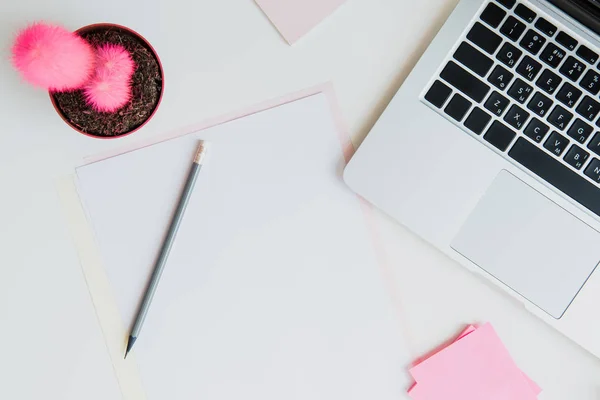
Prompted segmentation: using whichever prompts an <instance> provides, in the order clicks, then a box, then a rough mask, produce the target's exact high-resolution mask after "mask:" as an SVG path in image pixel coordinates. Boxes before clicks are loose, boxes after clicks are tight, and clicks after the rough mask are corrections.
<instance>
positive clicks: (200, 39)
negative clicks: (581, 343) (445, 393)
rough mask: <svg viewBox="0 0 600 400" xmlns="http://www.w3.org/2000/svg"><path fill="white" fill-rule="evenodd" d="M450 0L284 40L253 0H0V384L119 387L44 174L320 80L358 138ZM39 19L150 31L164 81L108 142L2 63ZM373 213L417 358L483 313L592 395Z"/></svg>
mask: <svg viewBox="0 0 600 400" xmlns="http://www.w3.org/2000/svg"><path fill="white" fill-rule="evenodd" d="M454 5H455V1H454V0H420V1H413V0H348V2H347V3H346V4H345V5H344V6H342V7H341V8H340V9H339V10H338V11H337V12H336V13H335V14H334V15H333V16H332V17H331V18H329V19H328V20H327V21H326V22H324V23H323V24H321V25H320V26H318V27H317V28H316V29H315V30H313V31H312V32H311V33H310V34H309V35H307V36H306V37H305V38H303V39H301V40H300V41H299V42H298V43H297V44H296V45H294V46H292V47H290V46H288V45H287V44H286V43H285V42H284V41H283V39H281V37H280V36H279V35H278V33H277V32H276V31H275V29H274V28H273V27H272V26H271V24H270V23H269V22H268V20H267V18H266V17H265V16H264V15H263V14H262V12H261V11H260V10H259V9H258V8H257V7H256V5H255V4H254V2H253V1H251V0H218V1H215V0H195V1H192V0H188V1H183V0H168V1H167V0H162V1H158V0H146V1H143V0H103V1H94V2H92V1H89V0H84V1H81V0H45V1H42V0H18V1H9V0H2V5H1V7H2V13H1V14H0V49H1V50H2V52H3V53H2V57H1V61H0V93H1V94H0V117H1V119H0V121H1V123H2V125H1V129H0V184H1V188H2V189H1V192H0V193H1V195H2V197H1V198H0V257H1V258H0V327H1V329H0V398H10V399H30V398H36V397H40V396H43V397H44V398H52V399H53V398H57V399H58V398H61V399H64V398H74V399H75V398H86V399H95V398H98V399H112V398H118V396H119V394H118V389H116V383H115V380H114V376H113V375H112V371H111V369H110V363H109V360H108V357H107V356H106V354H105V352H104V351H103V350H104V349H103V342H102V339H101V337H100V333H99V332H98V330H97V329H96V328H97V322H96V320H95V318H93V307H92V304H91V302H90V300H89V297H88V296H87V292H86V288H85V285H84V283H83V280H82V279H83V278H82V276H81V273H80V271H79V269H78V268H79V267H78V263H77V258H76V254H75V252H74V251H73V248H72V245H71V243H70V240H69V238H68V234H67V232H66V229H65V227H64V223H63V221H62V216H61V209H60V204H59V202H58V200H57V196H56V192H55V190H54V182H55V179H56V178H58V177H60V176H63V175H64V174H67V173H71V172H72V168H73V166H74V165H77V164H80V163H81V161H82V160H83V159H84V157H87V156H93V155H94V154H98V153H103V152H106V151H107V150H110V149H115V148H118V147H121V146H126V145H131V144H134V143H136V142H138V141H141V140H145V139H147V138H150V137H157V136H160V135H164V134H166V133H167V132H169V131H172V130H174V129H177V128H181V127H183V126H186V125H189V124H191V123H196V122H199V121H202V120H203V119H206V118H208V117H212V116H216V115H219V114H223V113H225V112H229V111H232V110H236V109H239V108H241V107H244V106H247V105H251V104H254V103H256V102H260V101H262V100H265V99H267V98H271V97H276V96H279V95H282V94H285V93H288V92H292V91H295V90H298V89H303V88H305V87H307V86H312V85H314V84H318V83H322V82H324V81H328V80H331V81H332V82H333V83H334V86H335V89H336V92H337V95H338V98H339V102H340V105H341V108H342V111H343V116H344V119H345V121H346V123H347V125H348V128H349V131H350V133H351V134H352V136H353V138H354V139H355V141H356V143H359V142H360V140H361V139H362V138H363V137H364V136H365V135H366V134H367V132H368V130H369V127H370V126H372V124H373V122H374V121H375V119H376V118H377V116H378V115H379V114H380V113H381V112H382V110H383V108H384V107H385V105H386V104H387V102H388V101H389V99H390V98H391V96H392V95H393V93H394V92H395V91H396V90H397V89H398V87H399V86H400V84H401V83H402V81H403V79H404V78H405V77H406V75H407V74H408V73H409V71H410V69H411V68H412V66H413V65H414V63H415V62H416V61H417V59H418V57H419V55H420V54H421V53H422V51H423V50H424V49H425V48H426V46H427V43H428V42H429V40H430V39H431V38H432V37H433V36H434V35H435V32H437V30H438V29H439V27H440V26H441V24H442V23H443V21H444V20H445V18H446V17H447V16H448V14H449V13H450V12H451V10H452V8H453V7H454ZM39 19H45V20H48V21H53V22H60V23H62V24H64V25H65V26H67V27H68V28H71V29H76V28H79V27H80V26H83V25H86V24H89V23H95V22H103V21H108V22H114V23H119V24H123V25H127V26H129V27H131V28H133V29H135V30H137V31H139V32H140V33H142V34H143V35H144V36H146V38H147V39H148V40H149V41H150V42H151V43H152V44H153V45H154V46H155V48H156V49H157V50H158V52H159V54H160V56H161V59H162V61H163V64H164V68H165V73H166V84H167V87H166V91H165V96H164V98H163V104H162V105H161V108H160V110H159V113H158V114H157V115H156V117H155V118H154V119H153V121H152V122H151V123H150V124H149V125H148V126H147V127H146V128H144V129H143V130H142V131H140V132H138V133H136V134H134V135H132V136H130V137H128V138H124V139H121V140H117V141H100V140H95V139H91V138H87V137H84V136H81V135H79V134H77V133H76V132H74V131H72V130H71V129H70V128H68V127H67V126H66V125H65V124H64V123H63V122H62V120H61V119H60V118H59V117H58V116H57V115H56V114H55V112H54V111H53V109H52V106H51V105H50V102H49V100H48V97H47V95H46V94H45V93H43V92H40V91H39V90H35V89H33V88H30V87H28V86H27V85H25V84H23V83H21V82H20V80H19V78H18V76H17V74H16V73H15V72H13V71H12V69H11V67H10V64H9V62H8V50H9V48H10V43H11V39H12V35H13V34H14V33H15V31H16V30H17V29H18V28H19V27H22V26H23V25H24V24H25V23H26V22H29V21H33V20H39ZM379 222H380V225H381V228H382V236H383V239H384V241H385V242H386V243H387V244H388V245H389V246H387V247H388V250H389V264H390V267H389V270H388V272H389V273H388V275H387V276H386V279H387V282H388V283H389V286H390V289H391V290H393V293H394V297H395V299H396V306H397V309H398V312H399V315H400V318H401V319H402V322H403V326H404V328H405V335H404V336H405V337H404V338H403V339H404V340H406V341H407V344H408V345H409V346H410V348H411V350H412V351H413V352H414V356H415V357H416V356H418V355H420V354H421V353H423V352H426V351H428V350H429V349H431V348H432V347H434V346H435V345H437V344H439V343H440V342H442V341H444V340H446V339H447V338H449V337H451V336H452V335H453V334H455V333H456V332H458V331H459V330H460V329H461V328H462V327H463V326H464V324H466V323H471V322H476V321H491V322H492V323H493V324H494V325H495V327H496V329H497V330H498V332H499V334H500V336H501V337H502V339H503V340H504V342H505V344H506V345H507V346H508V348H509V350H510V351H511V353H512V354H513V356H514V357H515V359H516V360H517V363H518V364H519V365H520V366H521V367H522V369H524V370H525V371H526V372H527V373H528V374H529V375H530V376H531V377H532V378H533V379H534V380H536V381H537V382H538V383H539V384H540V385H541V386H542V387H543V388H544V393H543V394H542V395H541V396H540V398H541V399H546V400H548V399H557V400H564V399H578V400H587V399H598V398H600V361H598V360H597V359H595V358H593V357H591V356H589V355H587V354H586V353H585V351H583V350H582V349H580V348H579V347H578V346H577V345H575V344H574V343H572V342H570V341H569V340H567V339H565V338H564V337H562V336H561V335H560V334H558V333H556V332H554V331H552V330H551V329H549V328H548V327H546V326H545V324H544V323H542V322H541V321H539V320H537V319H535V318H534V317H532V316H530V315H529V314H528V313H527V312H526V311H525V310H524V309H522V308H521V306H520V305H518V304H517V303H515V302H513V301H512V300H510V299H508V298H507V297H506V296H504V295H502V294H501V293H499V292H498V291H497V290H495V289H493V288H491V287H490V286H488V285H487V284H485V283H483V282H482V281H480V280H479V278H476V277H473V276H471V275H470V274H469V273H468V272H466V271H464V270H463V269H461V268H460V267H459V266H457V265H455V264H454V263H452V262H450V261H448V260H447V259H446V258H444V257H443V256H442V255H440V254H439V253H437V252H436V251H435V250H433V249H431V248H429V247H428V246H427V245H426V244H424V243H423V242H422V241H420V240H419V239H418V238H415V237H414V236H413V235H412V234H410V233H408V232H406V231H405V230H404V229H402V228H401V227H399V226H398V225H397V224H395V223H392V222H391V221H388V220H386V218H385V217H383V216H381V218H379ZM594 317H595V316H590V318H594ZM94 332H96V333H94ZM74 343H75V344H76V345H73V344H74Z"/></svg>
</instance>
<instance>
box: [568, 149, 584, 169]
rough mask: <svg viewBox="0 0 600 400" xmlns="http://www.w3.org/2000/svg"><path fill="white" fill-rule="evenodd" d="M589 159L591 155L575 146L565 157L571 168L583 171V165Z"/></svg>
mask: <svg viewBox="0 0 600 400" xmlns="http://www.w3.org/2000/svg"><path fill="white" fill-rule="evenodd" d="M589 157H590V153H588V152H587V151H585V150H583V149H582V148H581V147H579V146H577V145H576V144H574V145H573V146H571V148H570V149H569V151H567V154H566V155H565V161H566V162H567V164H569V165H570V166H571V167H573V168H575V169H581V167H583V164H585V162H586V161H587V159H588V158H589Z"/></svg>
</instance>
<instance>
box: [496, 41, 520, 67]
mask: <svg viewBox="0 0 600 400" xmlns="http://www.w3.org/2000/svg"><path fill="white" fill-rule="evenodd" d="M521 55H523V52H522V51H521V50H519V49H517V48H516V47H515V46H513V45H512V44H510V43H509V42H506V43H504V44H503V45H502V47H501V48H500V50H499V51H498V54H496V58H497V59H498V60H500V61H502V62H503V63H504V64H506V65H508V66H509V67H513V66H514V65H515V64H516V63H517V61H518V60H519V58H520V57H521Z"/></svg>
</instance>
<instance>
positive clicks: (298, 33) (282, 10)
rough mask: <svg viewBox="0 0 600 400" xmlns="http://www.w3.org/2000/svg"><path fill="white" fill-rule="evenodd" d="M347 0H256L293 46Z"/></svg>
mask: <svg viewBox="0 0 600 400" xmlns="http://www.w3.org/2000/svg"><path fill="white" fill-rule="evenodd" d="M345 1H346V0H256V3H257V4H258V5H259V6H260V8H262V9H263V11H264V13H265V14H266V15H267V17H269V19H270V20H271V22H272V23H273V25H275V27H276V28H277V30H278V31H279V32H280V33H281V35H282V36H283V37H284V39H285V40H286V41H287V42H288V43H289V44H293V43H294V42H296V41H297V40H298V39H300V38H301V37H302V36H304V35H305V34H306V33H307V32H308V31H310V30H311V29H312V28H314V27H315V26H316V25H317V24H318V23H319V22H321V21H322V20H323V19H324V18H325V17H327V16H328V15H330V14H331V13H333V12H334V11H335V10H336V9H337V8H338V7H339V6H340V5H341V4H342V3H344V2H345Z"/></svg>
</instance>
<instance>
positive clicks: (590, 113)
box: [575, 96, 600, 121]
mask: <svg viewBox="0 0 600 400" xmlns="http://www.w3.org/2000/svg"><path fill="white" fill-rule="evenodd" d="M575 111H577V114H579V115H581V116H582V117H584V118H585V119H587V120H588V121H593V120H594V118H596V116H597V115H598V112H600V103H598V102H597V101H596V100H594V99H592V98H591V97H590V96H585V97H584V98H583V100H581V103H579V105H578V106H577V108H576V109H575Z"/></svg>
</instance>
